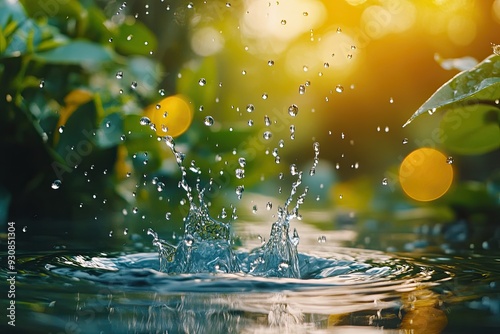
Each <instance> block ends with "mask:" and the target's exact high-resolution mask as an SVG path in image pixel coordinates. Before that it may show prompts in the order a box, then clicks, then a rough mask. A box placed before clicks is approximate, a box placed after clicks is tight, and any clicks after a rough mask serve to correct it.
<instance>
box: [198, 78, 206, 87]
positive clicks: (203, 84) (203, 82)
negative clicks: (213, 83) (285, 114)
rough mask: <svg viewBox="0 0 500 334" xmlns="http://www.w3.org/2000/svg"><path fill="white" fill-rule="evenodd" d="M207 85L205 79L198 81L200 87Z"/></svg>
mask: <svg viewBox="0 0 500 334" xmlns="http://www.w3.org/2000/svg"><path fill="white" fill-rule="evenodd" d="M206 84H207V80H206V79H205V78H201V79H200V80H198V85H200V86H202V87H203V86H205V85H206Z"/></svg>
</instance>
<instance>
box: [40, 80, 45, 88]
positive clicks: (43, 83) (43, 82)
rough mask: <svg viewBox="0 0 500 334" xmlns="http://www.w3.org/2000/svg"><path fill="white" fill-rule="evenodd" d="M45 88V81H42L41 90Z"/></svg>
mask: <svg viewBox="0 0 500 334" xmlns="http://www.w3.org/2000/svg"><path fill="white" fill-rule="evenodd" d="M43 87H45V80H40V88H43Z"/></svg>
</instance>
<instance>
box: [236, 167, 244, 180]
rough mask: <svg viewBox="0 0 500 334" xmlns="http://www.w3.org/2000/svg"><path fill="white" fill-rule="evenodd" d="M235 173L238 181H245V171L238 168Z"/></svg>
mask: <svg viewBox="0 0 500 334" xmlns="http://www.w3.org/2000/svg"><path fill="white" fill-rule="evenodd" d="M235 173H236V177H237V178H238V179H243V178H244V177H245V170H244V169H242V168H237V169H236V172H235Z"/></svg>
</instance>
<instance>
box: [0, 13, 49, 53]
mask: <svg viewBox="0 0 500 334" xmlns="http://www.w3.org/2000/svg"><path fill="white" fill-rule="evenodd" d="M3 34H4V36H5V40H6V44H7V45H6V47H5V50H4V52H3V53H2V57H18V56H21V55H24V54H26V53H29V52H32V51H33V49H34V48H35V47H36V46H37V45H38V44H39V43H40V42H41V40H42V31H41V29H40V27H39V26H38V25H37V24H35V23H34V22H33V21H32V20H31V19H27V20H24V21H23V22H22V23H18V22H15V21H12V22H10V23H9V24H7V26H6V29H5V30H4V31H3Z"/></svg>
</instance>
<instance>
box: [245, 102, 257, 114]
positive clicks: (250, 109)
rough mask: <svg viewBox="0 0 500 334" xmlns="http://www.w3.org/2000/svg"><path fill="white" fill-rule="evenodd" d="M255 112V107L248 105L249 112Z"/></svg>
mask: <svg viewBox="0 0 500 334" xmlns="http://www.w3.org/2000/svg"><path fill="white" fill-rule="evenodd" d="M254 110H255V107H254V105H253V104H251V103H250V104H248V105H247V112H252V111H254Z"/></svg>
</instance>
